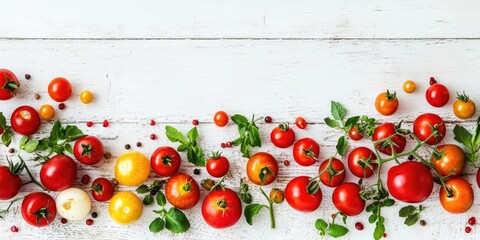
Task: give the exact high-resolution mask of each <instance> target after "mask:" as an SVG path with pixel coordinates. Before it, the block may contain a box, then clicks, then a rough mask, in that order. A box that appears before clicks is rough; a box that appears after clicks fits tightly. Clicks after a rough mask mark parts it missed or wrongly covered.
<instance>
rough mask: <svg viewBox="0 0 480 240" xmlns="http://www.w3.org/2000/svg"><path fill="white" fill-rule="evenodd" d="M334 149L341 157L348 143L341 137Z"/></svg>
mask: <svg viewBox="0 0 480 240" xmlns="http://www.w3.org/2000/svg"><path fill="white" fill-rule="evenodd" d="M336 148H337V152H338V154H339V155H340V156H342V157H343V155H345V152H346V151H347V148H348V141H347V139H346V138H345V136H341V137H340V138H339V139H338V142H337V146H336Z"/></svg>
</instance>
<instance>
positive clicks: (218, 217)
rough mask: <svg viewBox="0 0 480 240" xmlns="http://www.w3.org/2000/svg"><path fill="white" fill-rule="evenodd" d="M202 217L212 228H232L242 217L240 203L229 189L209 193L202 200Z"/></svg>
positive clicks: (235, 194) (234, 193)
mask: <svg viewBox="0 0 480 240" xmlns="http://www.w3.org/2000/svg"><path fill="white" fill-rule="evenodd" d="M202 216H203V219H204V220H205V222H206V223H207V224H208V225H209V226H210V227H213V228H227V227H230V226H233V225H235V224H236V223H237V222H238V220H239V219H240V217H241V216H242V202H241V201H240V198H239V197H238V196H237V193H236V192H234V191H233V190H231V189H229V188H224V189H221V188H220V189H218V190H214V191H211V192H210V193H209V194H208V195H207V196H206V197H205V199H204V200H203V204H202Z"/></svg>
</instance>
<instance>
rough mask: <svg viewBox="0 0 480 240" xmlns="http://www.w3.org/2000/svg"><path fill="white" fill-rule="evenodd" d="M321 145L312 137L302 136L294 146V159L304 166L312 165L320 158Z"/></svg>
mask: <svg viewBox="0 0 480 240" xmlns="http://www.w3.org/2000/svg"><path fill="white" fill-rule="evenodd" d="M318 154H320V146H319V145H318V143H317V142H315V140H313V139H311V138H302V139H300V140H298V141H297V142H296V143H295V145H294V146H293V159H295V162H297V163H298V164H300V165H302V166H311V165H313V164H315V163H316V162H317V160H318Z"/></svg>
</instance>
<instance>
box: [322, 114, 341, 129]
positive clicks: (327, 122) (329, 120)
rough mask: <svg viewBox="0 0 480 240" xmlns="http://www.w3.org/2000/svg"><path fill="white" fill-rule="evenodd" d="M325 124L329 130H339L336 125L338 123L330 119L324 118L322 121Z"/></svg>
mask: <svg viewBox="0 0 480 240" xmlns="http://www.w3.org/2000/svg"><path fill="white" fill-rule="evenodd" d="M324 121H325V123H326V124H327V126H329V127H331V128H340V125H338V122H337V121H335V120H333V119H331V118H328V117H327V118H325V119H324Z"/></svg>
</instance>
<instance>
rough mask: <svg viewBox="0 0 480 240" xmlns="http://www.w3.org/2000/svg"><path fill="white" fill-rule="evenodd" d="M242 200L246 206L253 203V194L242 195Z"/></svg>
mask: <svg viewBox="0 0 480 240" xmlns="http://www.w3.org/2000/svg"><path fill="white" fill-rule="evenodd" d="M240 199H242V201H243V202H244V203H246V204H250V203H252V194H250V193H248V192H247V193H240Z"/></svg>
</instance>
